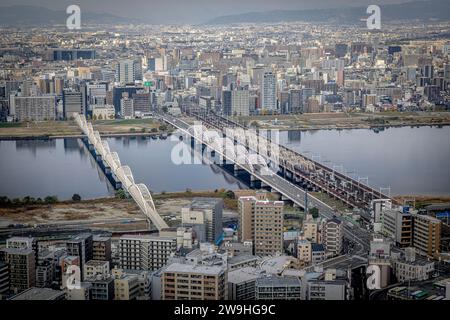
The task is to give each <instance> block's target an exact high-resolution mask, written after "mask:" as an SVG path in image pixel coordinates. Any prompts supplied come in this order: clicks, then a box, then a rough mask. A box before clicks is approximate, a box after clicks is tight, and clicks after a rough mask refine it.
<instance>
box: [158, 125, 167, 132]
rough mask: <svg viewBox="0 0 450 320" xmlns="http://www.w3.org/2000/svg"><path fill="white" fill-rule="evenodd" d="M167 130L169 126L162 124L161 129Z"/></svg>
mask: <svg viewBox="0 0 450 320" xmlns="http://www.w3.org/2000/svg"><path fill="white" fill-rule="evenodd" d="M166 130H167V126H166V125H165V124H162V125H160V126H159V131H166Z"/></svg>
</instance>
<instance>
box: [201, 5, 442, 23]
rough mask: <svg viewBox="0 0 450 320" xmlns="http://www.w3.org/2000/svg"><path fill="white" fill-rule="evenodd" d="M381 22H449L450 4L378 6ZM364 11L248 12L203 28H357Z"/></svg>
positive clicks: (364, 8)
mask: <svg viewBox="0 0 450 320" xmlns="http://www.w3.org/2000/svg"><path fill="white" fill-rule="evenodd" d="M380 9H381V10H380V11H381V21H383V20H388V21H396V20H422V21H427V20H450V0H429V1H413V2H405V3H401V4H388V5H380ZM366 10H367V6H364V7H340V8H330V9H309V10H275V11H266V12H249V13H243V14H235V15H227V16H221V17H216V18H213V19H211V20H209V21H208V22H206V24H209V25H222V24H237V23H277V22H293V21H302V22H317V23H323V22H327V23H336V24H337V23H340V24H360V23H361V20H362V19H367V18H368V17H369V15H370V14H368V13H367V12H366Z"/></svg>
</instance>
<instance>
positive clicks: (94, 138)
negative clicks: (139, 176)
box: [75, 114, 169, 230]
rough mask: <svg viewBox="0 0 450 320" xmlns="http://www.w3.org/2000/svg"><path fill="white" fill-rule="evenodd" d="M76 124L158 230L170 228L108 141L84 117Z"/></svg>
mask: <svg viewBox="0 0 450 320" xmlns="http://www.w3.org/2000/svg"><path fill="white" fill-rule="evenodd" d="M75 122H76V123H77V124H78V126H79V127H80V129H81V130H82V131H83V133H84V134H85V135H86V136H87V138H88V139H89V143H90V144H92V145H94V147H95V150H96V151H97V154H99V155H101V157H102V159H103V161H105V162H106V164H107V165H108V167H110V168H111V172H112V173H114V175H115V176H116V177H117V178H118V179H119V181H120V182H121V183H122V187H123V188H124V189H125V190H126V191H127V192H128V193H129V194H130V195H131V197H132V198H133V200H134V201H135V202H136V203H137V205H138V206H139V208H140V209H141V211H142V212H143V213H144V215H145V216H146V217H147V218H148V219H150V221H151V222H152V223H153V224H154V225H155V227H156V228H157V229H158V230H162V229H167V228H168V227H169V226H168V225H167V223H166V222H165V221H164V219H163V218H161V216H160V215H159V214H158V212H157V211H156V207H155V203H154V202H153V198H152V195H151V193H150V191H149V190H148V188H147V186H146V185H145V184H143V183H139V184H136V183H135V181H134V177H133V173H132V171H131V169H130V167H129V166H125V165H122V163H121V162H120V158H119V155H118V154H117V152H111V150H110V148H109V144H108V142H107V141H102V139H101V137H100V133H99V132H98V131H95V130H94V128H93V127H92V124H91V123H90V122H87V121H86V117H85V116H84V115H80V114H77V115H75Z"/></svg>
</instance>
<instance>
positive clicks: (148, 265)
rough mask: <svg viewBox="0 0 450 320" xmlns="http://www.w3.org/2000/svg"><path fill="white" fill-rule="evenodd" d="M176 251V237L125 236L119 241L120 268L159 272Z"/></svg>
mask: <svg viewBox="0 0 450 320" xmlns="http://www.w3.org/2000/svg"><path fill="white" fill-rule="evenodd" d="M176 250H177V238H176V237H155V236H148V235H125V236H122V237H120V240H119V261H120V263H119V264H120V268H122V269H131V270H158V269H160V268H162V267H163V266H164V265H165V264H166V263H167V260H168V259H169V257H170V256H172V255H173V254H174V253H175V251H176Z"/></svg>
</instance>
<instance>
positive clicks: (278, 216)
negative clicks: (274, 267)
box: [238, 196, 284, 256]
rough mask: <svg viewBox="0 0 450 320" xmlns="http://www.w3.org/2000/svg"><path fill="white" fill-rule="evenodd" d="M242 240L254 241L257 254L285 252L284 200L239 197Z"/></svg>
mask: <svg viewBox="0 0 450 320" xmlns="http://www.w3.org/2000/svg"><path fill="white" fill-rule="evenodd" d="M238 206H239V231H238V235H239V238H240V240H241V241H242V242H243V241H252V242H253V248H254V254H255V255H263V256H264V255H275V254H277V253H282V252H283V207H284V203H283V201H268V200H258V199H257V198H256V197H252V196H250V197H240V198H239V205H238Z"/></svg>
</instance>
